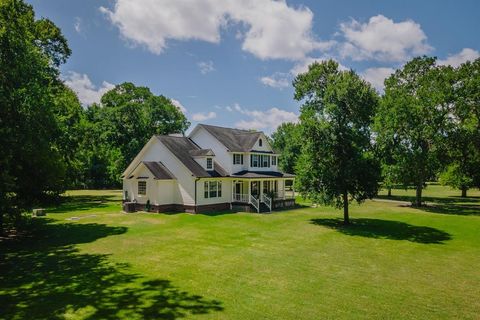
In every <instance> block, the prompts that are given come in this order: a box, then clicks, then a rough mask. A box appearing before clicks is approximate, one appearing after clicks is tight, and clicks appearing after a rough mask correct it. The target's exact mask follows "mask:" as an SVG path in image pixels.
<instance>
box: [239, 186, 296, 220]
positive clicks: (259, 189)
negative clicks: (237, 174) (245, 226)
mask: <svg viewBox="0 0 480 320" xmlns="http://www.w3.org/2000/svg"><path fill="white" fill-rule="evenodd" d="M293 182H294V179H293V178H263V179H254V178H251V179H237V180H234V181H233V183H232V204H233V205H235V204H238V205H242V204H248V205H252V206H253V207H254V209H255V210H256V211H257V212H265V211H272V210H275V209H279V208H284V207H292V206H294V205H295V189H294V183H293Z"/></svg>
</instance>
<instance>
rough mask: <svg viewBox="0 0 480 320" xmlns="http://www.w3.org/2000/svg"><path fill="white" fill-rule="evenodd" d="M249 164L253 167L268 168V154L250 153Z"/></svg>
mask: <svg viewBox="0 0 480 320" xmlns="http://www.w3.org/2000/svg"><path fill="white" fill-rule="evenodd" d="M250 166H251V167H253V168H270V156H269V155H265V154H261V155H259V154H252V155H250Z"/></svg>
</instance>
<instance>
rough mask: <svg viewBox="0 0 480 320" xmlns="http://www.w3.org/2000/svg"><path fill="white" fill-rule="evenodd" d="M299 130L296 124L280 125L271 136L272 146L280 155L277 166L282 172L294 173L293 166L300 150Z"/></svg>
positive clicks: (286, 123)
mask: <svg viewBox="0 0 480 320" xmlns="http://www.w3.org/2000/svg"><path fill="white" fill-rule="evenodd" d="M300 134H301V130H300V127H299V125H298V124H295V123H290V122H285V123H282V124H281V125H280V126H279V127H278V128H277V131H275V132H274V133H273V134H272V146H273V149H275V150H276V151H277V152H280V153H281V157H280V159H279V165H280V168H281V169H282V171H284V172H288V173H294V172H295V165H296V163H297V159H298V156H299V155H300V152H301V148H302V139H301V135H300Z"/></svg>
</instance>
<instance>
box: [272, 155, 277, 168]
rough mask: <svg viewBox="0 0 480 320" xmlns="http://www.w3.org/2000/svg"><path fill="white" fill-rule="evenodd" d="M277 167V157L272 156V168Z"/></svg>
mask: <svg viewBox="0 0 480 320" xmlns="http://www.w3.org/2000/svg"><path fill="white" fill-rule="evenodd" d="M276 165H277V157H276V156H272V166H276Z"/></svg>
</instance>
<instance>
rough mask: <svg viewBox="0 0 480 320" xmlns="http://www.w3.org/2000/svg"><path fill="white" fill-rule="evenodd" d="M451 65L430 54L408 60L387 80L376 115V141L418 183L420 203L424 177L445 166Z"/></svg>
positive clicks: (405, 178) (403, 177)
mask: <svg viewBox="0 0 480 320" xmlns="http://www.w3.org/2000/svg"><path fill="white" fill-rule="evenodd" d="M451 69H452V68H451V67H439V66H436V65H435V58H429V57H420V58H415V59H413V60H412V61H410V62H408V63H407V64H406V65H405V66H404V67H403V68H402V69H400V70H397V71H396V72H395V73H394V74H393V75H391V76H390V77H389V78H388V79H387V80H386V81H385V94H384V96H383V98H382V101H381V103H380V107H379V109H378V112H377V115H376V123H375V130H376V133H377V135H376V141H377V143H378V144H379V145H389V146H391V148H390V152H391V155H390V156H391V158H392V162H393V164H395V166H396V168H397V169H398V175H397V177H398V178H399V179H400V182H401V183H402V184H403V185H404V186H408V185H414V186H415V188H416V198H415V205H416V206H421V205H422V190H423V188H424V187H425V185H426V181H427V180H428V179H429V178H430V177H432V176H434V175H435V173H436V172H437V171H438V169H439V168H441V167H442V162H443V155H444V154H445V136H446V135H447V130H448V126H447V125H448V122H447V118H448V116H449V114H450V113H451V105H452V99H453V91H452V88H453V86H452V81H453V77H452V74H453V73H452V72H451Z"/></svg>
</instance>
